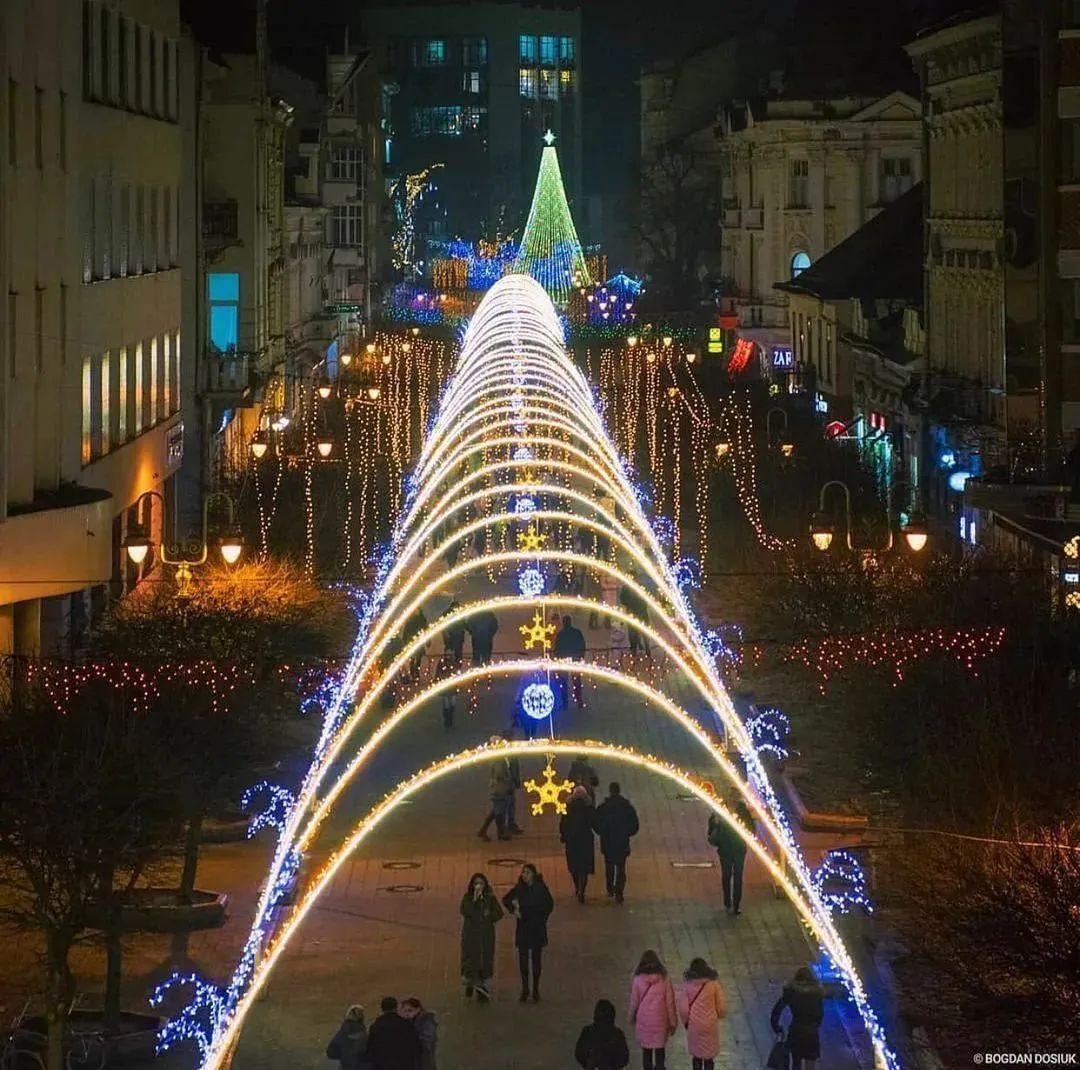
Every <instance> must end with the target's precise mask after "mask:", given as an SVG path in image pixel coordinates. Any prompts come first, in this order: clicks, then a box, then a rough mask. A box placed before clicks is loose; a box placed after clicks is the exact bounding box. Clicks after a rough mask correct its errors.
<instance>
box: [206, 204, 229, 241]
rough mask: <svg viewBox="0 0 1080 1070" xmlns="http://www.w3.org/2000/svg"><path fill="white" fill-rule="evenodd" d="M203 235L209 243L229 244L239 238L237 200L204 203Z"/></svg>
mask: <svg viewBox="0 0 1080 1070" xmlns="http://www.w3.org/2000/svg"><path fill="white" fill-rule="evenodd" d="M202 236H203V241H204V242H205V243H206V244H207V245H228V244H230V243H232V242H235V241H237V240H238V223H237V209H236V201H235V200H226V201H207V202H205V203H204V204H203V210H202Z"/></svg>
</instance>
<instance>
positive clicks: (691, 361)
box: [686, 353, 697, 364]
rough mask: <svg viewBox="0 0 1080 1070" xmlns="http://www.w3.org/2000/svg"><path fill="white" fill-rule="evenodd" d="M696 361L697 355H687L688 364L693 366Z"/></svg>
mask: <svg viewBox="0 0 1080 1070" xmlns="http://www.w3.org/2000/svg"><path fill="white" fill-rule="evenodd" d="M696 360H697V354H696V353H687V354H686V363H687V364H693V363H694V361H696Z"/></svg>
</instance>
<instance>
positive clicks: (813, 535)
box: [810, 479, 855, 552]
mask: <svg viewBox="0 0 1080 1070" xmlns="http://www.w3.org/2000/svg"><path fill="white" fill-rule="evenodd" d="M830 487H839V488H840V489H841V490H842V491H843V492H844V535H845V538H846V541H847V548H848V549H849V550H854V549H855V546H854V544H853V543H852V540H851V491H850V490H849V489H848V485H847V484H846V483H845V482H843V481H842V480H839V479H830V480H829V482H828V483H826V484H825V485H824V486H823V487H822V488H821V493H820V494H819V495H818V511H817V513H816V514H815V515H814V518H813V520H811V522H810V539H811V541H812V542H813V544H814V546H815V547H816V548H817V549H818V550H821V551H822V552H824V551H825V550H828V548H829V547H830V546H832V541H833V535H834V534H835V530H834V528H833V525H832V524H831V523H830V522H829V520H828V518H827V516H826V513H825V495H826V494H827V493H828V490H829V488H830Z"/></svg>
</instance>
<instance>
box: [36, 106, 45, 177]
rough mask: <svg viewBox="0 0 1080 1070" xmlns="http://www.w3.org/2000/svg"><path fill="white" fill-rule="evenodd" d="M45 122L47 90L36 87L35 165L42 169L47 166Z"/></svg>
mask: <svg viewBox="0 0 1080 1070" xmlns="http://www.w3.org/2000/svg"><path fill="white" fill-rule="evenodd" d="M44 123H45V90H44V89H38V88H37V87H35V88H34V166H35V167H36V168H37V169H38V170H39V171H40V170H41V169H42V168H43V167H44V166H45V143H44V141H43V139H42V126H43V125H44Z"/></svg>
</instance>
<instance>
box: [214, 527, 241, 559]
mask: <svg viewBox="0 0 1080 1070" xmlns="http://www.w3.org/2000/svg"><path fill="white" fill-rule="evenodd" d="M218 551H219V552H220V553H221V557H222V559H223V560H224V562H225V564H226V565H235V564H236V562H237V561H239V560H240V555H241V554H242V553H243V552H244V539H243V537H242V536H241V534H240V532H239V531H238V530H236V529H235V528H234V529H232V530H231V531H229V532H226V534H224V535H222V536H221V539H220V540H219V541H218Z"/></svg>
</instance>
